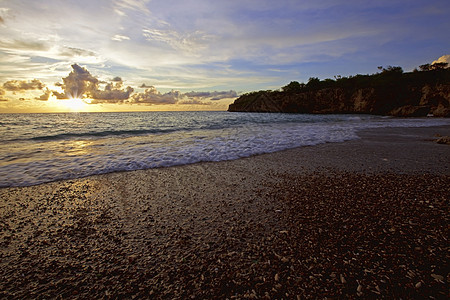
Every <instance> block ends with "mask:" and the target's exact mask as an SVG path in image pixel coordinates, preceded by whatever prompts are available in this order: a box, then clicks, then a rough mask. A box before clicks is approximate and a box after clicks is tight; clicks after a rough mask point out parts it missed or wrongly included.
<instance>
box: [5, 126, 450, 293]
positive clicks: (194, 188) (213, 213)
mask: <svg viewBox="0 0 450 300" xmlns="http://www.w3.org/2000/svg"><path fill="white" fill-rule="evenodd" d="M358 135H359V136H360V138H361V139H359V140H353V141H348V142H344V143H330V144H321V145H316V146H311V147H302V148H296V149H291V150H285V151H281V152H276V153H271V154H264V155H258V156H253V157H249V158H243V159H238V160H234V161H225V162H208V163H198V164H193V165H186V166H179V167H170V168H161V169H149V170H138V171H132V172H120V173H111V174H105V175H98V176H91V177H86V178H81V179H76V180H67V181H60V182H53V183H47V184H42V185H37V186H31V187H23V188H3V189H0V221H1V223H0V224H1V229H2V230H1V231H0V234H1V235H0V237H1V239H0V243H1V244H0V249H1V250H0V258H1V260H0V264H1V268H0V276H1V278H2V280H1V281H0V297H1V298H13V299H23V298H55V297H63V298H102V297H104V298H118V297H125V298H132V297H134V296H138V297H144V298H149V297H152V298H171V299H186V298H189V297H194V298H223V299H225V298H229V299H231V298H233V297H236V298H263V299H264V298H266V299H274V298H288V299H303V298H323V297H341V298H356V297H358V296H363V297H376V298H380V297H383V296H384V297H386V298H400V297H402V298H428V297H429V296H432V297H435V298H442V299H445V298H447V296H448V290H449V283H448V280H449V274H448V270H449V267H450V266H449V260H448V241H447V237H448V221H449V214H448V211H449V210H448V207H449V203H448V199H449V198H450V155H449V153H450V146H449V145H441V144H437V143H436V142H435V141H434V140H435V139H436V138H437V136H445V135H447V136H450V126H441V127H424V128H380V129H370V130H363V131H360V132H358Z"/></svg>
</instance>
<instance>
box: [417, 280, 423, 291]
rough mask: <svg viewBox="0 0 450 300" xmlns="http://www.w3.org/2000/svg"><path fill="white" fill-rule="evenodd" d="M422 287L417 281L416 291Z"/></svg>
mask: <svg viewBox="0 0 450 300" xmlns="http://www.w3.org/2000/svg"><path fill="white" fill-rule="evenodd" d="M421 286H422V282H421V281H419V282H418V283H416V289H420V287H421Z"/></svg>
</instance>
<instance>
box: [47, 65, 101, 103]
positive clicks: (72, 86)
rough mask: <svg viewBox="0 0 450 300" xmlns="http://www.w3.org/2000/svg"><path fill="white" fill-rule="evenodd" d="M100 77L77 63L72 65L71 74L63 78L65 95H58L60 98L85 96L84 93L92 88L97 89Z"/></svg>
mask: <svg viewBox="0 0 450 300" xmlns="http://www.w3.org/2000/svg"><path fill="white" fill-rule="evenodd" d="M97 84H98V79H97V78H95V77H94V76H92V75H91V73H89V71H88V70H86V69H85V68H82V67H80V66H79V65H77V64H73V65H72V71H71V72H70V73H69V76H67V77H64V78H63V84H62V85H61V87H62V88H63V90H64V94H65V97H64V98H63V97H61V96H62V95H61V94H59V93H58V94H59V96H56V97H57V98H58V99H69V98H83V97H84V95H85V94H86V93H87V92H88V91H89V90H92V89H95V88H96V86H97Z"/></svg>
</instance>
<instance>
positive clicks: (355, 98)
mask: <svg viewBox="0 0 450 300" xmlns="http://www.w3.org/2000/svg"><path fill="white" fill-rule="evenodd" d="M417 73H423V74H415V73H404V74H394V75H395V76H392V74H388V75H389V76H391V77H387V75H385V74H384V75H383V74H376V75H365V76H361V77H360V78H358V77H352V78H346V80H345V82H339V81H333V82H331V81H330V80H328V81H324V82H322V85H320V84H317V82H316V86H314V87H311V86H308V84H307V85H303V86H301V87H299V88H297V89H296V90H288V91H259V92H253V93H248V94H245V95H242V96H241V97H239V98H238V99H236V100H235V102H234V103H233V104H231V105H230V106H229V109H228V111H233V112H237V111H239V112H286V113H318V114H324V113H361V114H375V115H392V116H399V117H420V116H427V115H429V114H432V115H434V116H438V117H450V108H449V104H450V70H440V71H439V72H437V71H436V72H417ZM425 73H426V74H425ZM383 76H384V77H383ZM362 77H364V78H362Z"/></svg>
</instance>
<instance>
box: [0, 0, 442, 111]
mask: <svg viewBox="0 0 450 300" xmlns="http://www.w3.org/2000/svg"><path fill="white" fill-rule="evenodd" d="M449 13H450V1H448V0H377V1H365V0H311V1H309V0H308V1H302V0H297V1H295V0H277V1H273V0H228V1H222V0H178V1H176V0H73V1H72V0H66V1H64V0H39V1H36V0H0V112H59V111H61V112H63V111H141V110H226V109H227V107H228V105H229V104H230V103H232V102H233V101H234V100H235V99H236V98H237V97H238V96H239V95H240V94H242V93H245V92H249V91H255V90H268V89H278V88H280V87H282V86H284V85H286V84H288V83H289V82H290V81H294V80H295V81H299V82H307V81H308V79H309V78H310V77H318V78H320V79H325V78H333V77H334V76H335V75H341V76H349V75H356V74H373V73H376V72H377V67H378V66H388V65H392V66H401V67H402V68H403V69H404V70H405V71H412V70H413V69H414V68H416V67H418V66H419V65H422V64H426V63H432V62H433V61H437V60H440V61H449V60H450V38H449V32H450V17H449Z"/></svg>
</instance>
